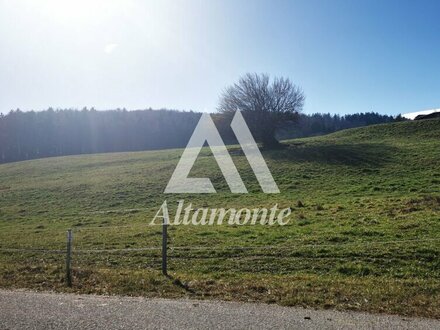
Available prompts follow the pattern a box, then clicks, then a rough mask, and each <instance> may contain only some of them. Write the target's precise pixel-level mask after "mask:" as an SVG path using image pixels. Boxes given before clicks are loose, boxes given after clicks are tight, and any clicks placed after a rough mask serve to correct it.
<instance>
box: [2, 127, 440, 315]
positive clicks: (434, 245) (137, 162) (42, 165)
mask: <svg viewBox="0 0 440 330" xmlns="http://www.w3.org/2000/svg"><path fill="white" fill-rule="evenodd" d="M285 144H286V148H284V149H282V150H275V151H265V152H263V155H264V157H265V160H266V162H267V163H268V166H269V168H270V170H271V172H272V174H273V175H274V178H275V181H276V182H277V184H278V186H279V188H280V190H281V193H280V194H273V195H267V194H264V193H262V192H261V189H260V187H259V185H258V183H257V182H256V179H255V176H254V174H253V172H252V170H251V169H250V167H249V165H248V163H247V160H246V158H245V157H244V156H243V154H242V153H241V152H240V149H239V148H238V147H236V146H233V147H230V153H231V154H232V155H233V160H234V163H235V164H236V166H237V168H238V169H239V172H240V174H241V176H242V178H243V181H244V182H245V184H246V186H247V188H248V190H249V192H250V193H249V194H246V195H234V194H231V193H230V192H229V189H228V187H227V184H226V183H225V181H224V179H223V176H222V174H221V172H220V170H219V169H218V167H217V165H216V163H215V161H214V160H213V158H212V157H210V151H209V149H206V150H204V151H203V152H202V154H201V155H200V157H199V158H198V160H197V163H196V166H195V167H194V168H193V170H192V175H194V176H199V177H210V178H211V180H212V182H213V184H214V186H215V188H216V189H217V191H218V193H217V194H209V195H200V194H199V195H191V194H180V195H165V194H163V190H164V188H165V186H166V184H167V182H168V180H169V178H170V176H171V174H172V172H173V170H174V168H175V166H176V164H177V161H178V159H179V157H180V155H181V153H182V150H181V149H174V150H163V151H148V152H129V153H112V154H95V155H82V156H67V157H56V158H48V159H40V160H32V161H23V162H18V163H10V164H3V165H0V266H1V267H0V286H1V287H30V288H37V289H55V290H65V291H69V290H73V291H75V292H95V293H111V294H129V295H147V296H162V297H175V296H191V297H197V298H206V297H208V298H221V299H236V300H257V301H265V302H275V303H279V304H283V305H303V306H316V307H321V308H345V309H357V310H366V311H377V312H391V313H400V314H409V315H423V316H431V317H440V305H439V301H440V262H439V260H440V258H439V257H440V255H439V254H440V253H439V251H440V238H439V235H440V216H439V211H440V120H435V119H434V120H424V121H416V122H401V123H391V124H383V125H373V126H369V127H363V128H355V129H349V130H344V131H340V132H337V133H334V134H330V135H327V136H320V137H314V138H304V139H295V140H289V141H285ZM181 199H184V200H185V202H186V203H192V205H193V207H194V208H201V207H236V208H241V207H248V208H254V207H271V206H273V205H274V204H278V206H279V207H280V208H284V207H290V208H291V210H292V216H291V218H292V221H291V222H290V223H289V224H288V225H287V226H264V225H260V226H248V225H246V226H236V225H234V226H228V225H224V226H174V227H171V228H170V230H169V233H170V247H171V250H170V262H169V267H170V273H171V274H172V277H171V278H165V277H163V276H161V275H160V272H159V270H160V250H158V249H157V248H158V247H160V240H161V231H160V227H155V226H148V223H149V222H150V221H151V219H152V218H153V217H154V215H155V214H156V212H157V210H158V209H159V207H160V206H161V205H162V203H163V201H164V200H167V202H168V205H169V207H170V208H171V209H172V212H174V210H175V209H176V206H177V202H178V200H181ZM67 228H73V231H74V248H75V251H76V252H75V254H74V271H75V272H74V286H73V288H72V289H66V288H64V284H63V276H64V273H63V272H64V268H63V267H64V256H63V255H62V254H60V253H59V250H62V249H64V247H65V231H66V229H67ZM145 247H148V248H151V250H147V249H144V248H145Z"/></svg>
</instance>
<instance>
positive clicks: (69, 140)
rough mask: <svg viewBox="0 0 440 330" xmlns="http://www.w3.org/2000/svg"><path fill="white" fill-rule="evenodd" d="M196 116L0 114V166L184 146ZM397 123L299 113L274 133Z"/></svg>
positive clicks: (225, 126) (218, 118) (367, 116)
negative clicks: (71, 156)
mask: <svg viewBox="0 0 440 330" xmlns="http://www.w3.org/2000/svg"><path fill="white" fill-rule="evenodd" d="M199 117H200V113H197V112H193V111H177V110H168V109H160V110H153V109H151V108H150V109H146V110H135V111H127V110H125V109H116V110H107V111H97V110H95V109H93V108H92V109H87V108H84V109H82V110H76V109H52V108H49V109H48V110H44V111H21V110H18V109H17V110H13V111H10V112H9V113H7V114H6V115H4V114H0V163H7V162H15V161H21V160H28V159H35V158H44V157H53V156H63V155H76V154H90V153H103V152H120V151H141V150H155V149H168V148H181V147H185V146H186V143H187V142H188V140H189V138H190V136H191V134H192V132H193V130H194V128H195V126H196V125H197V122H198V120H199ZM213 119H214V121H215V123H216V125H217V127H218V129H219V131H220V134H221V135H222V137H223V139H224V141H225V143H227V144H233V143H235V142H236V141H235V138H234V136H233V134H232V132H231V130H230V128H229V123H228V119H225V118H224V117H223V116H222V115H221V114H219V113H214V114H213ZM398 120H402V117H401V116H397V117H393V116H388V115H381V114H378V113H373V112H369V113H357V114H351V115H344V116H340V115H330V114H319V113H316V114H311V115H309V114H302V113H301V114H299V115H298V116H297V120H295V121H293V122H291V123H289V125H287V127H286V128H285V129H283V130H279V131H278V132H277V134H276V135H277V138H278V139H289V138H298V137H307V136H314V135H322V134H328V133H331V132H335V131H338V130H341V129H346V128H352V127H360V126H367V125H372V124H379V123H387V122H392V121H398Z"/></svg>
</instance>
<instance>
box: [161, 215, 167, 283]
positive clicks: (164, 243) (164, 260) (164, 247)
mask: <svg viewBox="0 0 440 330" xmlns="http://www.w3.org/2000/svg"><path fill="white" fill-rule="evenodd" d="M167 241H168V218H167V217H165V216H164V217H163V223H162V274H163V275H168V269H167Z"/></svg>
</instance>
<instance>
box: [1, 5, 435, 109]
mask: <svg viewBox="0 0 440 330" xmlns="http://www.w3.org/2000/svg"><path fill="white" fill-rule="evenodd" d="M439 13H440V1H395V0H386V1H379V0H378V1H361V0H359V1H357V0H343V1H333V0H332V1H330V0H327V1H281V0H272V1H269V0H261V1H260V0H259V1H253V0H246V1H245V0H238V1H233V0H225V1H217V0H209V1H208V0H187V1H183V0H181V1H179V0H176V1H163V0H161V1H152V0H149V1H148V0H146V1H141V0H139V1H135V0H120V1H112V0H96V1H93V0H76V1H65V0H40V1H38V0H34V1H32V0H18V1H6V0H0V112H7V111H9V110H10V109H15V108H20V109H22V110H29V109H35V110H41V109H46V108H48V107H50V106H52V107H55V108H58V107H61V108H65V107H76V108H82V107H84V106H87V107H92V106H93V107H95V108H97V109H111V108H117V107H120V108H122V107H125V108H127V109H143V108H147V107H152V108H162V107H167V108H175V109H181V110H190V109H192V110H195V111H215V107H216V104H217V101H218V95H219V93H220V91H221V90H222V89H223V88H224V87H225V86H227V85H228V84H231V83H233V82H234V81H236V80H237V78H238V77H239V76H240V75H241V74H243V73H245V72H265V73H269V74H271V75H283V76H287V77H290V78H291V79H292V80H293V81H294V82H295V83H297V84H299V85H300V86H301V87H302V88H303V90H304V92H305V94H306V96H307V100H306V105H305V109H304V110H305V112H307V113H312V112H331V113H340V114H344V113H351V112H365V111H371V110H372V111H377V112H380V113H388V114H398V113H405V112H411V111H418V110H423V109H429V108H438V107H440V61H439V59H440V19H439V16H438V15H439Z"/></svg>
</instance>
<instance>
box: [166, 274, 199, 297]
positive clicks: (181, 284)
mask: <svg viewBox="0 0 440 330" xmlns="http://www.w3.org/2000/svg"><path fill="white" fill-rule="evenodd" d="M165 277H166V278H168V279H170V280H171V281H172V282H173V284H174V285H175V286H177V287H179V288H181V289H184V290H185V291H186V292H188V293H191V294H196V292H195V291H194V290H193V289H191V288H190V287H189V286H188V284H185V283H182V281H180V280H179V279H178V278H175V277H173V276H171V275H170V274H167V275H165Z"/></svg>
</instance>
